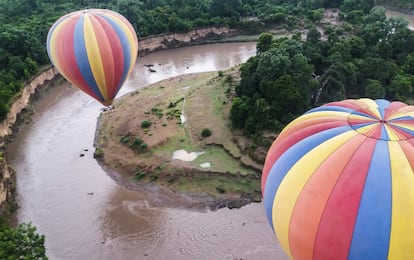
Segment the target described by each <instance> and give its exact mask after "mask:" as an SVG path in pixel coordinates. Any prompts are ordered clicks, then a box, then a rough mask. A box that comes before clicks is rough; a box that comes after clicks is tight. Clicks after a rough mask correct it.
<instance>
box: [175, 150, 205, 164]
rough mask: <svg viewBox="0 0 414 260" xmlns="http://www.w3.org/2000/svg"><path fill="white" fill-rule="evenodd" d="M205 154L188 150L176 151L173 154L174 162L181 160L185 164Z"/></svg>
mask: <svg viewBox="0 0 414 260" xmlns="http://www.w3.org/2000/svg"><path fill="white" fill-rule="evenodd" d="M203 153H204V152H191V153H189V152H187V151H186V150H176V151H174V153H173V157H172V158H173V160H174V159H177V160H181V161H185V162H191V161H194V160H195V159H196V158H197V157H198V156H199V155H201V154H203Z"/></svg>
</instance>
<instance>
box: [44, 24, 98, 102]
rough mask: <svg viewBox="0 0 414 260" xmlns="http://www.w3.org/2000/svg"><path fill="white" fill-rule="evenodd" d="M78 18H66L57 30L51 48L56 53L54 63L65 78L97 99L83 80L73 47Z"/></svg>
mask: <svg viewBox="0 0 414 260" xmlns="http://www.w3.org/2000/svg"><path fill="white" fill-rule="evenodd" d="M78 20H79V19H75V18H72V19H68V21H67V22H66V21H63V22H66V23H67V25H65V26H64V27H63V28H62V29H61V30H59V31H58V33H59V34H62V37H61V36H60V35H58V34H57V35H56V37H55V39H56V42H55V43H52V44H53V45H52V46H53V49H54V51H55V53H56V59H55V60H54V62H55V63H57V65H58V66H59V68H60V71H61V73H63V74H64V75H65V78H67V79H70V81H71V83H72V84H74V85H76V86H77V87H79V88H80V89H82V90H83V91H85V92H86V93H88V94H89V95H90V96H92V97H93V98H95V99H97V100H98V101H99V98H98V96H97V95H96V94H95V93H94V92H92V91H91V90H90V88H89V85H88V83H87V82H86V81H85V80H84V78H83V75H82V73H81V71H80V70H79V67H78V64H77V61H76V55H75V49H74V40H75V39H74V31H75V26H76V23H77V22H78ZM56 49H61V50H62V51H57V50H56Z"/></svg>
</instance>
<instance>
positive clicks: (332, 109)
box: [305, 106, 354, 114]
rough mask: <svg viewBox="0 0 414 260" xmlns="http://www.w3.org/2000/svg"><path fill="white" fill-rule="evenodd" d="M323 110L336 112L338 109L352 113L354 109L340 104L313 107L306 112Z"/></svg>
mask: <svg viewBox="0 0 414 260" xmlns="http://www.w3.org/2000/svg"><path fill="white" fill-rule="evenodd" d="M321 111H335V112H336V111H337V112H345V113H352V111H354V110H353V109H350V108H346V107H339V106H321V107H316V108H313V109H311V110H309V111H308V112H306V113H305V114H309V113H314V112H321Z"/></svg>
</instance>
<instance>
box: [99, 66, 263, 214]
mask: <svg viewBox="0 0 414 260" xmlns="http://www.w3.org/2000/svg"><path fill="white" fill-rule="evenodd" d="M238 81H239V68H238V67H234V68H232V69H230V70H228V71H226V72H222V71H220V72H206V73H198V74H187V75H181V76H178V77H175V78H170V79H167V80H164V81H161V82H158V83H155V84H153V85H151V86H148V87H146V88H143V89H140V90H138V91H135V92H132V93H129V94H127V95H125V96H123V97H120V98H118V99H117V100H116V101H115V102H114V104H113V105H114V107H115V108H114V109H112V110H109V111H105V112H102V114H101V115H100V118H99V120H98V127H97V133H96V141H95V145H96V151H95V157H96V158H97V159H98V160H99V161H100V162H101V163H102V164H103V165H104V167H105V168H107V169H109V170H111V171H113V172H115V173H116V174H117V175H118V177H120V176H121V177H122V178H123V179H124V180H125V179H126V180H127V182H128V183H130V184H131V183H139V184H144V185H156V186H163V187H168V188H169V189H171V190H173V191H174V192H177V193H182V194H185V195H187V196H188V195H189V194H190V195H191V194H192V195H195V196H196V197H200V196H203V197H205V196H208V197H209V198H212V199H213V201H214V203H213V204H214V205H210V207H211V208H219V207H229V208H234V207H241V206H243V205H245V204H247V203H250V202H252V201H260V200H261V191H260V176H261V169H262V164H260V163H257V162H256V161H257V159H258V158H259V159H258V160H259V161H260V160H264V156H265V150H264V149H256V152H255V154H254V157H255V158H256V161H255V160H252V159H251V158H250V157H249V155H248V154H249V153H250V152H249V150H250V149H249V147H250V145H251V143H250V141H249V140H248V139H246V138H245V137H243V136H242V135H241V134H240V133H237V132H236V131H233V130H232V129H231V127H230V121H229V120H228V117H229V111H230V107H231V99H232V97H233V96H234V86H235V85H236V83H237V82H238ZM258 151H259V152H258ZM250 154H251V155H252V153H250Z"/></svg>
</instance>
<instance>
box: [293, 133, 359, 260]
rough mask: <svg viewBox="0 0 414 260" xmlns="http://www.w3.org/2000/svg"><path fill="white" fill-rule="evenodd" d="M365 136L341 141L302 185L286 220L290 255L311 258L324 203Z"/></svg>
mask: <svg viewBox="0 0 414 260" xmlns="http://www.w3.org/2000/svg"><path fill="white" fill-rule="evenodd" d="M366 139H367V137H366V136H364V135H357V136H355V137H354V138H353V139H351V140H349V141H348V142H346V143H344V144H343V145H342V146H341V147H339V148H338V149H337V150H336V151H335V152H333V153H332V154H331V155H330V156H329V158H328V159H327V160H326V161H324V162H323V163H322V164H321V165H320V167H319V168H318V169H317V170H316V171H315V172H314V173H313V175H312V176H311V177H310V179H309V180H308V182H307V183H306V185H305V186H304V188H303V190H302V192H301V194H300V195H299V197H298V200H297V201H296V204H295V207H294V209H293V214H292V216H291V220H290V224H289V246H290V250H291V252H292V256H293V258H294V259H312V256H313V253H314V248H313V245H314V241H315V239H316V234H317V231H318V228H319V223H320V219H321V217H322V214H323V211H324V208H325V204H326V202H327V201H328V199H329V196H330V194H331V192H332V189H333V188H334V187H335V184H336V183H337V180H338V178H339V176H340V175H341V174H342V172H343V170H344V168H345V167H346V166H347V164H348V162H349V160H350V159H351V158H352V157H353V156H354V154H355V151H356V150H358V149H359V146H360V145H361V144H362V143H363V142H364V141H365V140H366Z"/></svg>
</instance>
